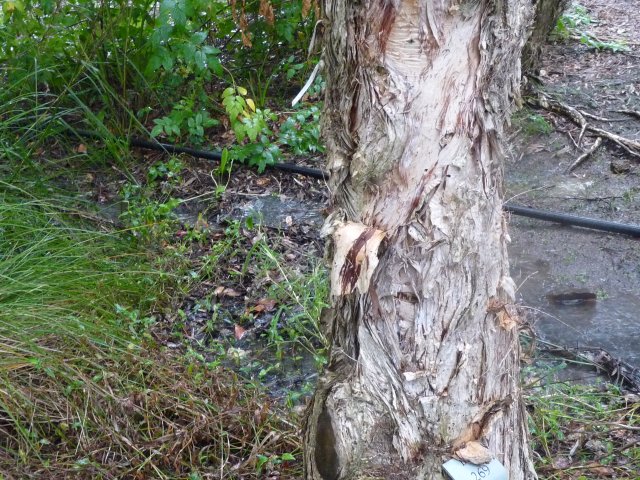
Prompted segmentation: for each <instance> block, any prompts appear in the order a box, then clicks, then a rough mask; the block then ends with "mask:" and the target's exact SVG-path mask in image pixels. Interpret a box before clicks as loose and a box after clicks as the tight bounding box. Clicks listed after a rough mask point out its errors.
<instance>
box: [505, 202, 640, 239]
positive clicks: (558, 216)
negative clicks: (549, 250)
mask: <svg viewBox="0 0 640 480" xmlns="http://www.w3.org/2000/svg"><path fill="white" fill-rule="evenodd" d="M502 208H504V210H505V211H506V212H510V213H513V214H514V215H521V216H523V217H529V218H537V219H538V220H546V221H548V222H557V223H561V224H563V225H573V226H576V227H585V228H591V229H593V230H602V231H604V232H612V233H622V234H624V235H631V236H633V237H640V227H639V226H636V225H627V224H624V223H618V222H608V221H606V220H597V219H595V218H587V217H579V216H577V215H569V214H567V213H557V212H547V211H544V210H538V209H536V208H529V207H520V206H518V205H509V204H505V205H503V207H502Z"/></svg>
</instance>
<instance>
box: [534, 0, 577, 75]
mask: <svg viewBox="0 0 640 480" xmlns="http://www.w3.org/2000/svg"><path fill="white" fill-rule="evenodd" d="M535 5H536V10H535V17H534V21H533V28H532V29H531V35H530V37H529V41H528V42H527V44H526V45H525V48H524V51H523V53H522V61H523V67H524V71H525V72H527V73H532V72H534V71H535V70H536V69H537V67H538V66H539V65H540V60H541V58H542V54H543V52H544V47H545V45H546V44H547V41H548V40H549V35H551V32H553V29H554V28H555V27H556V24H557V23H558V19H559V18H560V16H561V15H562V13H563V12H564V11H565V10H566V9H567V7H568V6H569V0H538V1H537V2H535Z"/></svg>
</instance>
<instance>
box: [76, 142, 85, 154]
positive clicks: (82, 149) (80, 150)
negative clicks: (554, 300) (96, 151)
mask: <svg viewBox="0 0 640 480" xmlns="http://www.w3.org/2000/svg"><path fill="white" fill-rule="evenodd" d="M76 152H78V153H87V146H86V145H85V144H84V143H81V144H80V145H78V146H77V147H76Z"/></svg>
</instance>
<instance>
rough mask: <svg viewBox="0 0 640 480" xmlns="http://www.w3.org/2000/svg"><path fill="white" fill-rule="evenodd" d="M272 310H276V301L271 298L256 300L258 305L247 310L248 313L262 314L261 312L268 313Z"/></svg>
mask: <svg viewBox="0 0 640 480" xmlns="http://www.w3.org/2000/svg"><path fill="white" fill-rule="evenodd" d="M274 308H276V301H275V300H273V299H271V298H261V299H260V300H258V303H257V304H256V305H254V306H253V307H251V308H249V309H248V311H249V312H255V313H262V312H270V311H272V310H273V309H274Z"/></svg>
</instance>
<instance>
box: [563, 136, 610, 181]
mask: <svg viewBox="0 0 640 480" xmlns="http://www.w3.org/2000/svg"><path fill="white" fill-rule="evenodd" d="M600 145H602V137H598V138H596V141H595V142H593V145H591V148H590V149H589V150H587V151H586V152H584V153H583V154H582V155H580V156H579V157H578V158H576V160H575V161H574V162H573V163H572V164H571V165H570V166H569V168H567V173H569V172H572V171H573V170H575V169H576V168H578V167H579V166H580V165H581V164H582V163H583V162H584V161H585V160H586V159H587V158H589V157H590V156H591V155H592V154H593V152H595V151H596V150H597V149H598V148H599V147H600Z"/></svg>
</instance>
